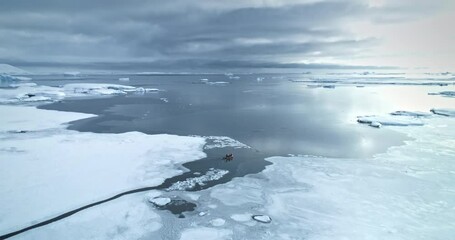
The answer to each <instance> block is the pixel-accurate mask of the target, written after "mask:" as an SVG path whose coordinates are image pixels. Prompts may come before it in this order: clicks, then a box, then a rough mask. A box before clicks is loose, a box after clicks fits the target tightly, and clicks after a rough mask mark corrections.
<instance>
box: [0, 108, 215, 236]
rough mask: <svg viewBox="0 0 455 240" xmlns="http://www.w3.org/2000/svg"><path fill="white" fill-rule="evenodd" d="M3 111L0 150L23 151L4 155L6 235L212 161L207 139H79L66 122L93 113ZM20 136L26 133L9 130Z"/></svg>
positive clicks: (0, 175) (0, 230)
mask: <svg viewBox="0 0 455 240" xmlns="http://www.w3.org/2000/svg"><path fill="white" fill-rule="evenodd" d="M0 112H2V117H1V118H0V128H1V130H2V132H0V138H1V139H2V141H0V149H16V150H17V151H0V159H1V160H2V161H0V196H2V197H1V198H0V205H1V206H2V207H1V208H0V215H1V216H2V217H1V218H0V235H1V234H4V233H7V232H10V231H13V230H17V229H18V228H21V227H25V226H27V225H29V224H31V223H33V222H36V221H39V220H44V219H47V218H50V217H52V216H55V215H57V214H61V213H63V212H65V211H67V210H71V209H74V208H77V207H80V206H82V205H84V204H88V203H91V202H93V201H97V200H101V199H103V198H106V197H109V196H112V195H115V194H117V193H119V192H122V191H125V190H130V189H134V188H139V187H145V186H156V185H159V184H160V183H162V182H163V181H164V179H166V178H168V177H172V176H175V175H177V174H180V173H182V170H179V169H178V168H177V166H179V165H180V164H182V163H185V162H188V161H194V160H197V159H200V158H203V157H205V156H206V155H205V153H204V152H202V148H203V145H204V144H205V139H203V138H198V137H181V136H174V135H146V134H143V133H138V132H129V133H122V134H95V133H79V132H75V131H69V130H65V129H64V128H63V127H64V126H63V125H60V124H62V123H64V122H67V121H73V120H77V119H82V118H86V117H91V116H93V115H90V114H80V113H68V112H59V111H50V110H41V109H36V108H32V107H22V106H0ZM18 130H21V131H23V130H26V131H25V133H23V134H20V135H18V134H16V133H11V132H10V131H18ZM28 131H31V132H28ZM218 174H219V173H218ZM27 196H33V201H30V198H29V197H27ZM50 202H51V203H52V204H49V203H50Z"/></svg>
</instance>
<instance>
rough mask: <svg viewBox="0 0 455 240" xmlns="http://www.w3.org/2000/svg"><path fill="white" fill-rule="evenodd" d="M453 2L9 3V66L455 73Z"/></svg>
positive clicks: (2, 8) (2, 47)
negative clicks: (388, 68) (366, 69)
mask: <svg viewBox="0 0 455 240" xmlns="http://www.w3.org/2000/svg"><path fill="white" fill-rule="evenodd" d="M452 2H453V1H450V0H447V1H445V0H433V1H424V0H414V1H411V0H408V1H388V0H374V1H373V0H370V1H360V0H352V1H336V0H334V1H308V0H307V1H297V0H293V1H284V0H277V1H272V0H269V1H267V0H263V1H258V0H255V1H240V0H231V1H221V0H200V1H190V0H188V1H186V0H176V1H168V0H162V1H161V0H156V1H145V0H133V1H122V0H111V1H94V0H78V1H62V0H43V1H39V0H36V1H28V0H6V1H5V0H3V1H1V2H0V62H1V63H9V64H12V65H16V66H19V67H24V68H32V69H40V68H42V69H49V68H64V69H78V68H80V69H91V70H112V71H189V70H194V71H225V70H229V69H253V70H254V69H276V68H286V69H289V68H293V69H294V68H295V69H305V68H324V67H328V68H344V67H347V68H352V67H353V66H375V67H380V66H382V67H384V66H391V67H410V68H415V67H427V68H432V69H442V70H455V47H454V44H453V43H455V30H454V29H455V28H454V27H453V26H451V25H452V24H453V22H455V16H454V12H455V8H454V4H453V3H452Z"/></svg>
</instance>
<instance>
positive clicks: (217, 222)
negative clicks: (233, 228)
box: [210, 218, 226, 227]
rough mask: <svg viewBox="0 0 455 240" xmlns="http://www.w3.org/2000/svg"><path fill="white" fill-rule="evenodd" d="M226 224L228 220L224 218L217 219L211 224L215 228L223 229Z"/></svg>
mask: <svg viewBox="0 0 455 240" xmlns="http://www.w3.org/2000/svg"><path fill="white" fill-rule="evenodd" d="M225 223H226V220H224V219H222V218H215V219H212V220H211V221H210V224H211V225H212V226H214V227H221V226H223V225H224V224H225Z"/></svg>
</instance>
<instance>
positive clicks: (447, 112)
mask: <svg viewBox="0 0 455 240" xmlns="http://www.w3.org/2000/svg"><path fill="white" fill-rule="evenodd" d="M430 111H431V112H432V113H434V114H437V115H442V116H446V117H455V109H448V108H433V109H431V110H430Z"/></svg>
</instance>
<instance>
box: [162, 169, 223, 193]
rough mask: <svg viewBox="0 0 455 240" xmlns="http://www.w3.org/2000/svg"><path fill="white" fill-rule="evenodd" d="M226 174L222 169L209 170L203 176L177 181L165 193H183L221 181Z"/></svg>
mask: <svg viewBox="0 0 455 240" xmlns="http://www.w3.org/2000/svg"><path fill="white" fill-rule="evenodd" d="M228 173H229V171H227V170H223V169H213V170H209V171H207V172H206V174H205V175H202V176H199V177H193V178H187V179H186V180H184V181H178V182H176V183H174V184H172V186H170V187H169V188H167V189H166V191H185V190H190V189H193V188H194V187H196V186H197V185H199V186H204V185H205V184H206V183H207V182H210V181H215V180H218V179H221V178H222V177H223V176H224V175H226V174H228Z"/></svg>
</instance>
